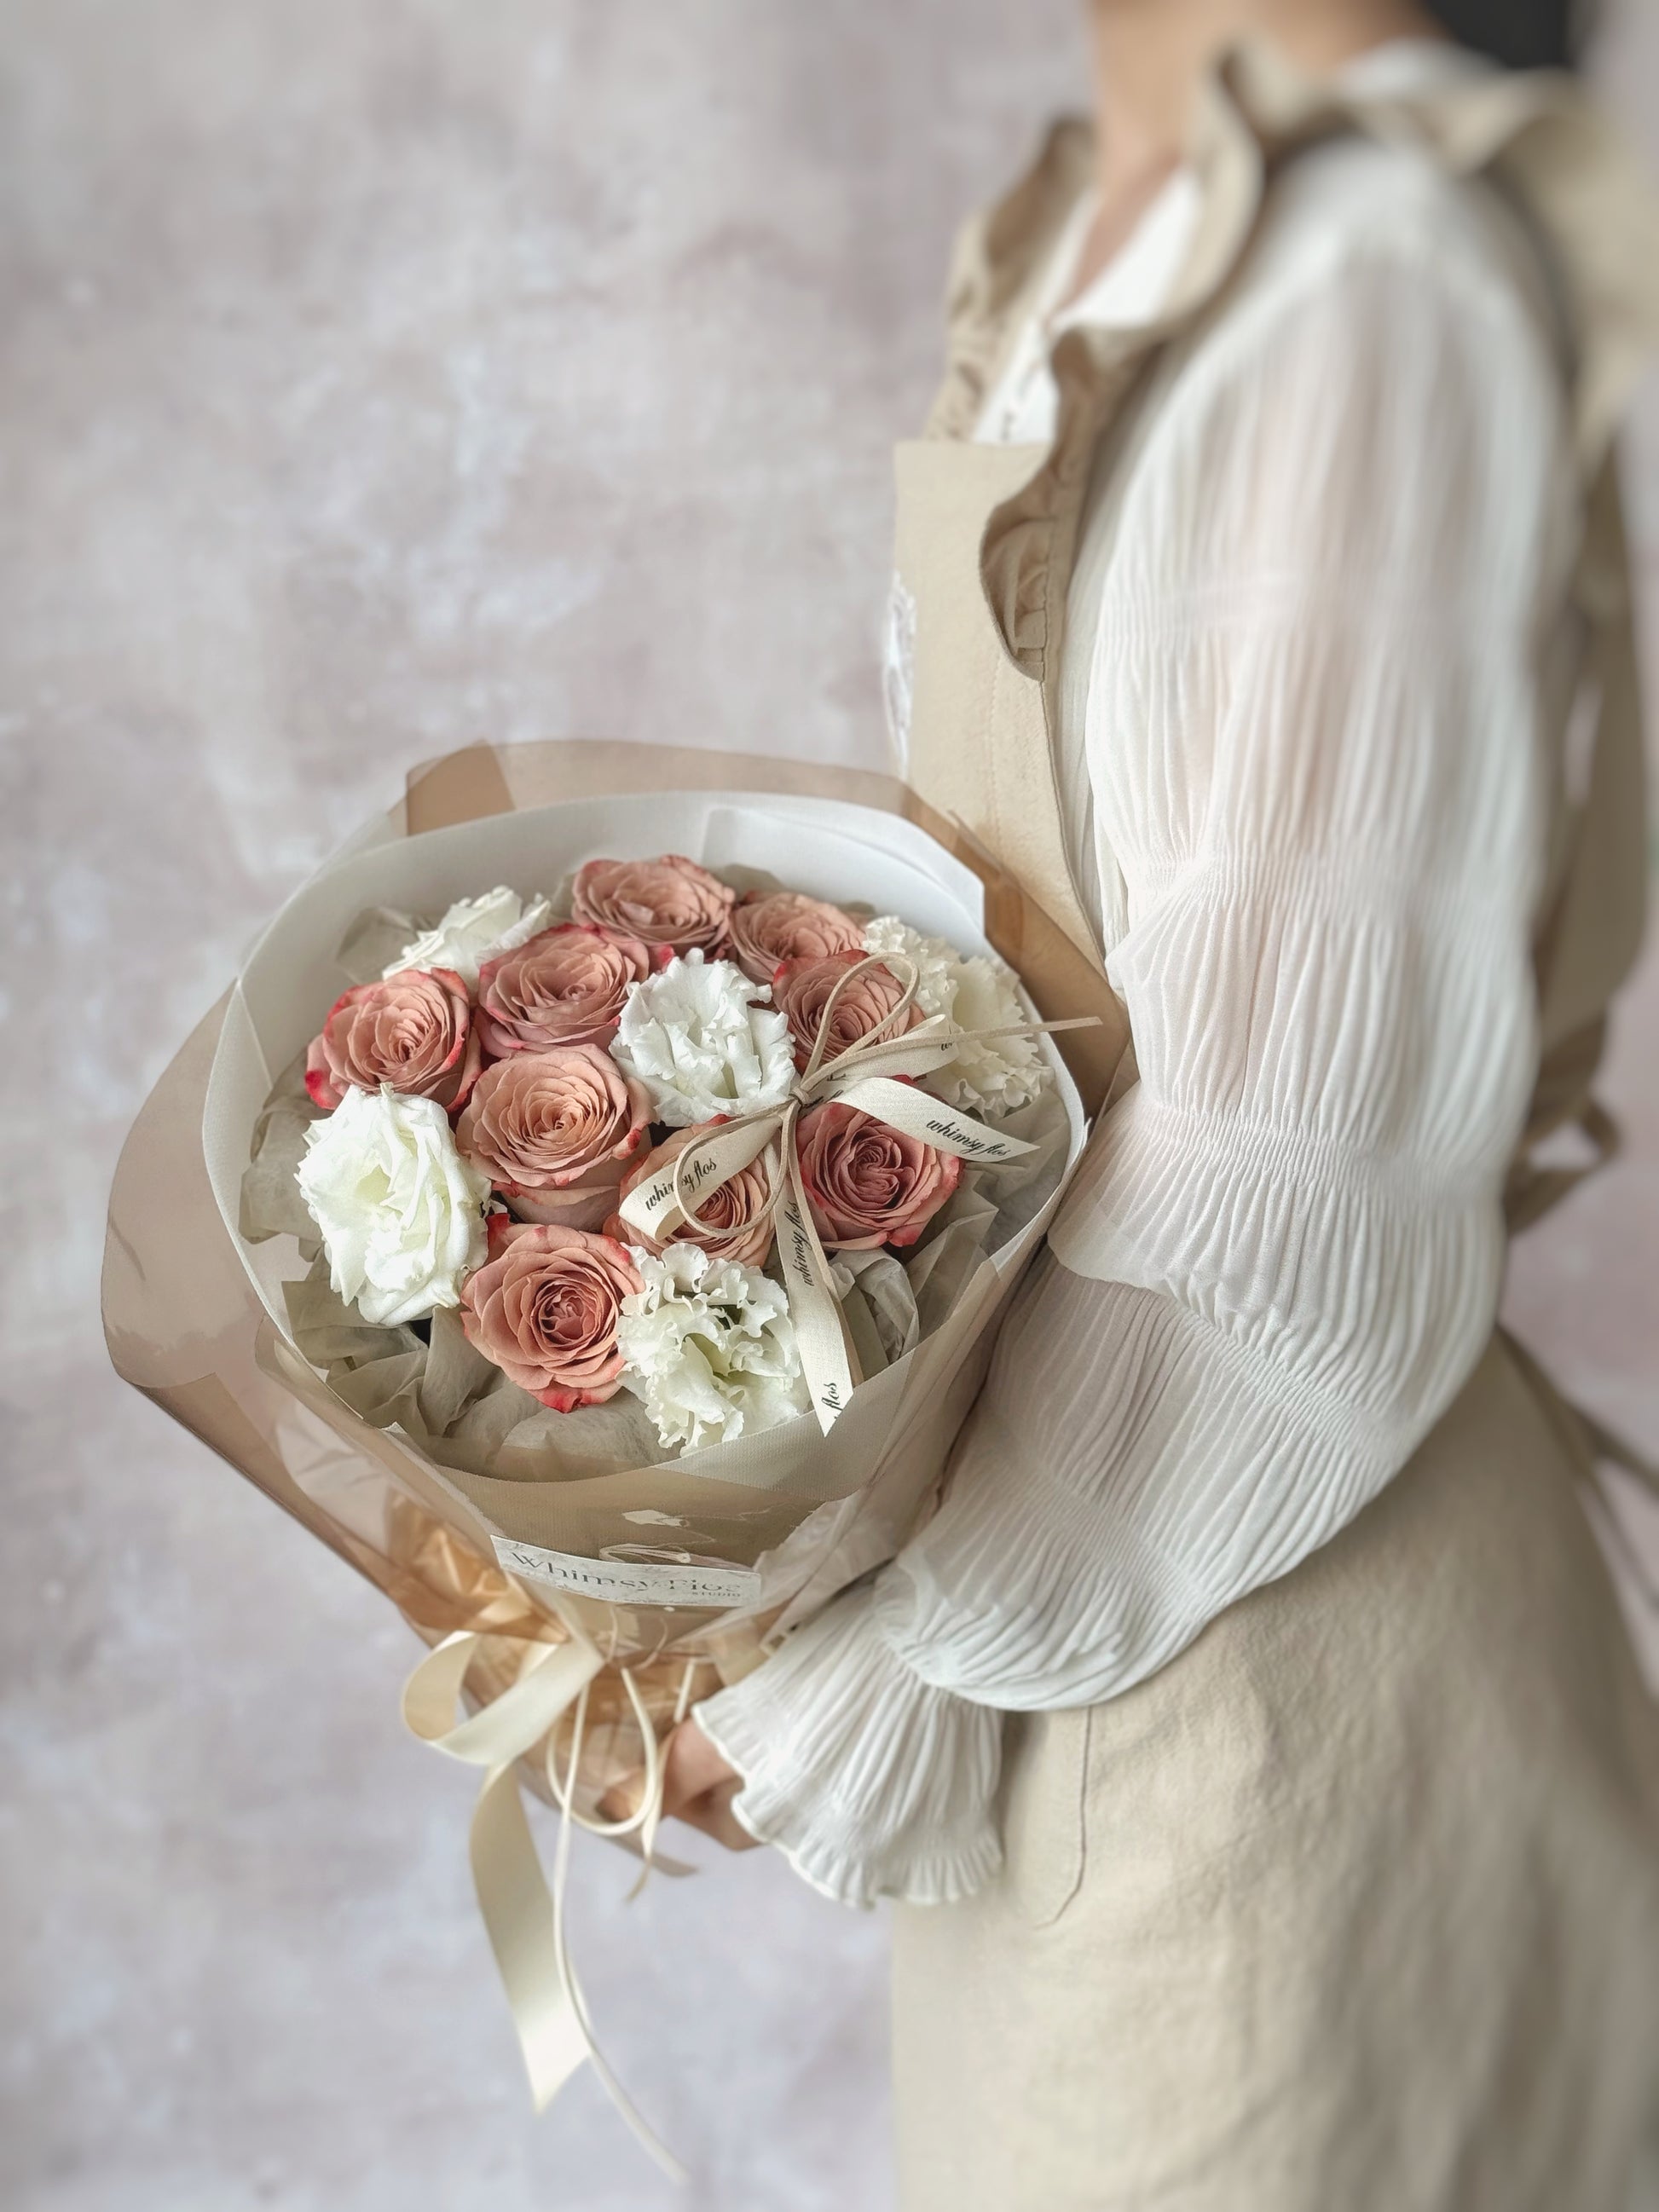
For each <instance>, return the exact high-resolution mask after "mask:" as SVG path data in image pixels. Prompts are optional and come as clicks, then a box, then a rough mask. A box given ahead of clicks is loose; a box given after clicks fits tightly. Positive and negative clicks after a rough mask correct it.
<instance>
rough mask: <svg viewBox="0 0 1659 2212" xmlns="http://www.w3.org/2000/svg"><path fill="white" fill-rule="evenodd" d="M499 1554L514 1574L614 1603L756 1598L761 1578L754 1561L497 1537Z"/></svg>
mask: <svg viewBox="0 0 1659 2212" xmlns="http://www.w3.org/2000/svg"><path fill="white" fill-rule="evenodd" d="M494 1542H495V1557H496V1558H497V1559H499V1560H500V1561H501V1565H503V1566H504V1567H505V1568H506V1569H507V1572H508V1574H510V1575H523V1576H525V1577H526V1578H527V1579H528V1580H529V1581H531V1582H538V1583H552V1585H553V1587H554V1588H555V1589H566V1590H574V1591H576V1592H577V1593H578V1594H579V1595H580V1596H582V1597H597V1598H603V1599H605V1601H607V1602H608V1603H610V1604H612V1605H717V1606H720V1607H726V1606H734V1605H749V1604H751V1603H752V1602H753V1601H755V1600H756V1599H757V1598H758V1597H759V1595H760V1589H761V1578H760V1577H759V1575H757V1573H756V1572H755V1571H754V1569H753V1568H752V1567H727V1566H720V1565H710V1566H706V1567H700V1566H695V1565H692V1566H684V1565H668V1564H666V1563H665V1562H659V1561H658V1560H655V1559H579V1558H577V1557H576V1555H575V1554H574V1553H571V1552H544V1551H543V1549H542V1548H541V1547H540V1546H539V1545H538V1544H515V1543H513V1542H511V1541H509V1540H508V1539H507V1537H505V1536H497V1537H495V1539H494Z"/></svg>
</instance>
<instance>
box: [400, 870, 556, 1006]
mask: <svg viewBox="0 0 1659 2212" xmlns="http://www.w3.org/2000/svg"><path fill="white" fill-rule="evenodd" d="M552 919H553V908H552V906H551V905H550V902H548V901H547V900H546V899H544V898H533V899H531V900H530V901H528V902H526V901H525V900H523V899H521V898H520V896H519V894H518V893H517V891H510V890H508V889H507V886H506V884H497V885H496V886H495V890H493V891H485V892H484V893H483V896H481V897H478V898H470V899H465V898H464V899H457V900H456V902H455V903H454V905H453V906H452V907H451V908H449V910H448V911H447V914H446V915H444V918H443V920H442V921H441V922H439V923H438V925H437V927H435V928H433V929H428V930H425V931H423V932H422V934H421V935H420V936H419V937H416V938H412V939H410V942H409V943H408V944H407V945H404V949H403V951H401V952H400V953H399V954H398V957H397V958H396V959H395V960H394V961H393V962H392V965H391V966H390V967H389V968H387V969H384V970H383V971H382V975H383V977H384V976H385V975H401V974H402V973H403V971H404V969H405V968H451V969H453V970H454V972H455V973H456V975H459V977H460V979H461V981H463V982H464V983H466V984H469V985H472V984H476V983H477V980H478V970H479V969H480V968H481V967H483V963H484V962H485V961H486V960H496V959H499V958H500V957H501V954H502V953H503V952H514V951H517V950H518V948H519V946H520V945H528V944H529V942H530V940H531V939H532V937H538V936H539V935H540V934H541V933H542V931H543V930H544V929H545V928H546V927H548V925H549V923H550V921H552Z"/></svg>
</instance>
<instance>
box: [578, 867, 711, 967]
mask: <svg viewBox="0 0 1659 2212" xmlns="http://www.w3.org/2000/svg"><path fill="white" fill-rule="evenodd" d="M737 896H738V895H737V893H736V892H735V891H734V890H732V889H731V887H730V886H729V884H723V883H721V882H720V878H718V877H717V876H711V875H710V874H709V872H708V869H707V868H700V867H699V866H697V864H696V861H695V860H685V859H684V857H683V856H682V855H681V854H678V853H665V854H663V855H662V857H661V859H660V860H589V861H588V862H587V863H586V865H585V866H582V867H580V868H578V870H577V871H576V882H575V888H574V890H573V891H572V893H571V901H570V903H571V911H572V912H573V913H574V915H575V917H576V920H577V921H594V922H598V923H599V925H600V926H601V927H603V928H605V929H614V930H617V932H619V933H621V934H622V935H623V936H624V937H634V938H637V939H639V941H640V943H641V945H649V946H650V947H652V949H653V950H654V949H655V948H656V947H657V946H659V945H665V946H666V947H667V948H668V949H669V951H672V952H678V953H679V954H681V955H682V956H684V954H686V953H688V952H702V953H703V954H705V955H706V956H707V957H708V958H709V959H711V960H713V959H715V958H717V957H719V956H720V954H721V953H722V952H723V951H725V949H726V928H727V925H728V924H729V922H730V921H731V918H732V907H733V906H734V905H735V904H736V903H737Z"/></svg>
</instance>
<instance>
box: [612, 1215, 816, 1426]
mask: <svg viewBox="0 0 1659 2212" xmlns="http://www.w3.org/2000/svg"><path fill="white" fill-rule="evenodd" d="M630 1249H631V1250H632V1256H633V1261H634V1264H635V1267H637V1268H638V1269H639V1271H640V1273H641V1275H642V1276H643V1277H644V1278H645V1288H644V1289H643V1290H642V1291H636V1292H635V1294H634V1295H633V1296H631V1297H625V1298H624V1299H623V1305H622V1317H621V1319H620V1321H619V1322H617V1349H618V1350H619V1351H620V1352H621V1353H622V1355H623V1361H624V1362H625V1364H624V1366H623V1378H622V1379H623V1389H627V1390H631V1391H632V1392H633V1393H634V1395H635V1397H636V1398H640V1399H642V1400H643V1401H644V1403H645V1408H646V1411H647V1413H649V1414H650V1416H651V1418H652V1419H653V1421H654V1422H655V1423H656V1425H657V1434H658V1436H659V1438H660V1439H661V1441H662V1442H663V1443H665V1444H676V1445H678V1447H679V1448H680V1449H681V1450H683V1451H695V1450H696V1449H698V1448H699V1447H700V1446H702V1445H703V1444H711V1443H726V1442H729V1441H730V1440H731V1439H732V1437H741V1436H753V1435H755V1434H757V1432H758V1431H760V1430H762V1429H771V1428H775V1427H776V1426H777V1425H778V1424H779V1423H780V1422H781V1421H789V1420H793V1419H794V1417H795V1415H796V1414H797V1413H805V1411H806V1410H807V1407H808V1403H809V1400H808V1397H807V1391H806V1383H805V1377H804V1376H803V1375H802V1373H801V1365H800V1349H799V1346H798V1345H797V1343H796V1341H795V1329H794V1324H793V1322H792V1321H791V1320H790V1318H789V1302H788V1300H787V1297H785V1296H784V1293H783V1291H782V1290H781V1287H780V1286H779V1285H777V1284H776V1283H775V1282H774V1281H773V1280H772V1279H771V1278H770V1276H769V1275H763V1274H762V1273H760V1271H759V1270H758V1268H755V1267H741V1266H739V1264H738V1262H737V1261H735V1260H714V1259H711V1258H710V1257H709V1255H708V1253H707V1252H706V1251H704V1250H703V1249H702V1246H701V1245H698V1244H687V1243H671V1244H667V1245H665V1246H664V1248H663V1252H662V1256H661V1258H660V1259H656V1258H653V1256H652V1255H651V1254H650V1253H648V1252H645V1251H641V1250H640V1249H638V1248H637V1247H635V1248H630Z"/></svg>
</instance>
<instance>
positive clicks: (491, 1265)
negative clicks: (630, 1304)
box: [461, 1214, 645, 1413]
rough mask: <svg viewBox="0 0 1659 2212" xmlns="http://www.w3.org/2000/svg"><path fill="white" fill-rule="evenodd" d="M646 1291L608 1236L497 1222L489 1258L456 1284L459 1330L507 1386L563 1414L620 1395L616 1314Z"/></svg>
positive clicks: (493, 1224)
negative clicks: (492, 1363) (458, 1286)
mask: <svg viewBox="0 0 1659 2212" xmlns="http://www.w3.org/2000/svg"><path fill="white" fill-rule="evenodd" d="M498 1223H499V1224H500V1226H497V1224H498ZM644 1287H645V1285H644V1284H643V1282H642V1281H641V1279H640V1273H639V1270H638V1269H637V1268H636V1267H635V1265H634V1262H633V1261H631V1260H630V1259H629V1256H628V1255H627V1253H626V1252H624V1251H623V1248H622V1246H621V1245H620V1244H617V1243H613V1242H612V1241H611V1238H610V1237H590V1236H588V1235H587V1234H586V1232H585V1231H582V1230H580V1229H563V1228H560V1227H559V1226H558V1225H556V1224H550V1223H545V1222H533V1223H531V1222H503V1221H502V1220H501V1216H500V1215H499V1214H493V1215H492V1216H491V1217H490V1231H489V1259H488V1260H486V1261H485V1262H484V1264H483V1267H480V1268H479V1269H478V1270H477V1273H476V1274H472V1275H469V1276H468V1278H467V1279H466V1281H465V1283H464V1284H463V1285H462V1286H461V1327H462V1328H463V1329H464V1330H465V1333H466V1338H467V1341H468V1343H470V1344H474V1345H476V1346H477V1348H478V1350H479V1351H480V1352H483V1356H484V1358H486V1359H493V1360H494V1361H495V1364H496V1366H497V1367H499V1368H500V1369H501V1372H502V1374H503V1375H505V1376H507V1378H508V1379H509V1381H511V1382H513V1383H517V1384H518V1386H519V1388H520V1389H521V1390H528V1391H529V1392H530V1393H531V1395H532V1397H537V1398H539V1399H540V1400H541V1401H542V1403H543V1405H544V1406H551V1407H552V1408H553V1410H554V1411H555V1412H556V1413H571V1412H573V1411H574V1408H575V1407H578V1406H602V1405H603V1404H604V1403H605V1400H606V1399H607V1398H614V1397H615V1396H616V1395H617V1388H618V1385H619V1384H620V1383H621V1380H622V1370H623V1361H622V1354H621V1352H618V1351H617V1316H618V1315H619V1314H620V1313H621V1310H622V1302H623V1299H624V1298H625V1297H629V1296H630V1294H631V1293H632V1292H634V1291H640V1290H643V1289H644Z"/></svg>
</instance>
